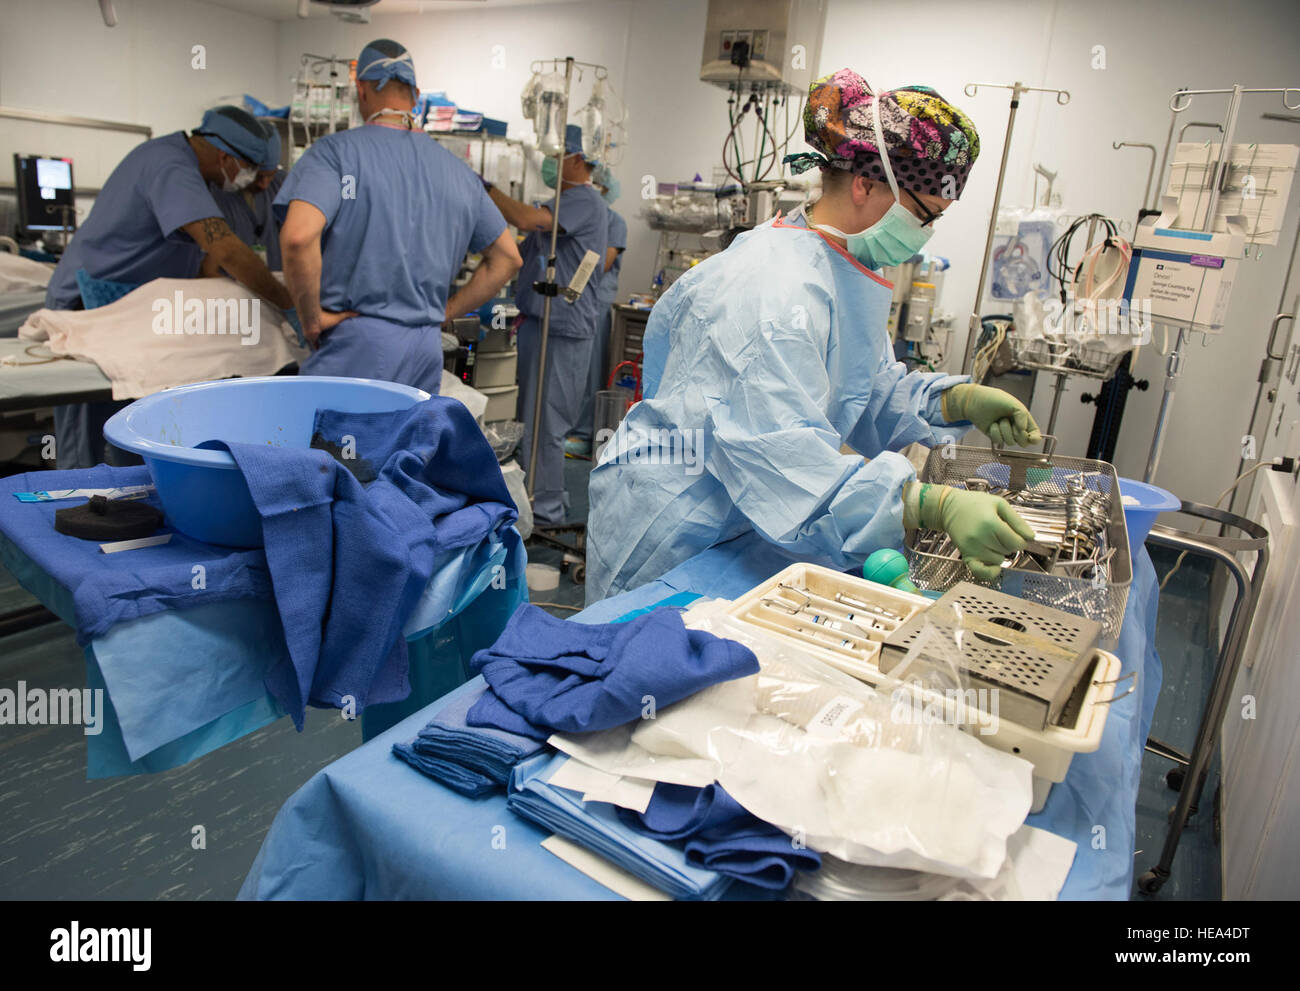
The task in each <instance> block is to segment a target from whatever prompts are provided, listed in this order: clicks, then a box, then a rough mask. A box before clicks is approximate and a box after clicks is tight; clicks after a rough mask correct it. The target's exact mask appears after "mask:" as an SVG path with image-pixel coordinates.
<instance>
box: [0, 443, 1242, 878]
mask: <svg viewBox="0 0 1300 991" xmlns="http://www.w3.org/2000/svg"><path fill="white" fill-rule="evenodd" d="M590 467H591V466H590V462H588V461H585V460H579V459H573V458H570V459H568V460H567V462H566V477H567V481H568V484H569V490H570V494H571V498H572V505H571V506H570V514H569V515H570V519H574V520H581V519H585V518H586V512H587V485H586V481H587V474H588V472H589V471H590ZM1156 553H1157V554H1160V553H1161V552H1159V551H1158V550H1157V552H1156ZM530 555H531V558H532V559H533V560H536V561H543V562H546V563H552V564H558V562H559V559H560V556H561V555H560V553H559V552H558V551H553V550H549V549H545V548H530ZM1171 563H1172V560H1171V559H1170V558H1168V557H1163V556H1157V557H1156V568H1157V571H1158V573H1159V574H1160V575H1161V576H1163V575H1164V573H1165V572H1166V571H1167V570H1168V568H1169V566H1170V564H1171ZM1207 592H1208V575H1207V574H1206V572H1205V571H1204V570H1202V569H1201V568H1200V567H1198V566H1197V565H1196V564H1195V563H1194V562H1192V563H1189V564H1186V565H1184V567H1183V569H1182V570H1181V571H1180V572H1179V574H1178V575H1177V576H1175V578H1174V580H1173V582H1171V583H1170V586H1169V588H1167V589H1166V590H1165V592H1164V594H1163V596H1162V599H1161V607H1160V624H1159V631H1158V638H1157V639H1158V648H1159V650H1160V655H1161V658H1162V660H1163V662H1164V669H1165V684H1164V689H1163V691H1162V693H1161V697H1160V702H1159V705H1158V706H1157V708H1156V715H1155V727H1154V730H1153V733H1154V735H1155V736H1157V737H1159V738H1161V739H1163V740H1165V741H1166V742H1168V743H1171V744H1173V745H1175V746H1178V747H1180V748H1184V749H1186V748H1188V747H1190V745H1191V740H1192V735H1193V733H1194V732H1195V725H1196V721H1197V719H1198V718H1199V712H1200V707H1201V705H1202V704H1203V700H1204V697H1205V692H1206V689H1207V687H1208V680H1209V677H1210V675H1211V673H1212V665H1213V660H1212V655H1211V653H1210V651H1209V650H1208V649H1207V648H1206V647H1205V646H1204V645H1205V644H1206V642H1207V639H1208V632H1209V631H1208V630H1207V629H1206V627H1205V624H1206V616H1207V614H1208V610H1207V608H1206V594H1207ZM533 598H534V600H535V601H544V602H548V603H556V604H559V605H563V606H576V607H581V606H582V604H583V588H582V586H581V585H578V584H575V583H574V582H573V580H572V571H570V572H569V573H566V574H562V575H561V577H560V585H559V587H558V588H557V589H555V590H554V591H552V592H546V593H538V594H534V595H533ZM30 601H32V600H31V599H30V597H29V596H27V595H26V593H25V592H23V590H22V589H20V588H17V587H16V586H15V585H14V583H13V581H12V579H10V578H9V576H8V575H7V574H5V573H3V571H0V611H7V610H10V609H13V608H16V607H18V606H20V605H22V604H25V603H27V602H30ZM552 611H554V612H555V613H556V614H557V615H562V616H564V615H571V614H572V612H571V611H568V610H563V609H558V610H552ZM19 679H22V680H24V681H26V682H27V683H28V684H29V685H32V686H37V685H39V686H42V687H55V686H77V687H80V686H82V685H84V683H85V670H84V664H83V660H82V655H81V651H80V650H79V649H78V648H77V646H76V644H75V642H74V640H73V636H72V632H71V631H70V630H69V629H68V628H67V627H65V626H63V625H62V624H51V625H49V626H45V627H40V628H37V629H33V630H28V631H25V632H23V633H18V634H14V635H12V636H9V637H6V638H4V639H2V640H0V685H8V686H12V685H13V684H14V683H15V682H17V681H18V680H19ZM359 743H360V728H359V726H357V725H356V724H349V723H346V722H344V721H342V720H340V719H338V718H337V717H334V716H333V715H332V714H330V713H327V712H323V711H320V710H309V711H308V718H307V724H306V729H305V730H304V732H303V733H302V734H298V733H295V732H294V730H293V726H292V724H290V723H289V721H288V720H281V721H280V722H278V723H276V724H275V725H273V726H270V727H267V728H266V729H263V730H260V731H258V732H257V733H254V734H252V735H250V736H248V737H245V738H244V739H242V740H239V741H236V742H235V743H232V744H230V745H228V746H226V747H223V748H222V749H221V750H218V751H216V752H215V753H212V754H209V755H208V756H206V757H203V758H201V759H200V760H197V761H194V762H192V763H190V764H188V765H186V766H185V767H181V768H177V769H175V770H173V771H169V772H166V773H163V774H155V775H144V776H139V777H133V778H114V779H109V780H107V781H99V782H88V781H86V778H85V744H84V738H82V737H81V731H80V729H79V728H78V727H66V726H55V727H12V726H6V727H0V899H16V898H55V899H57V898H107V899H159V898H165V899H195V898H209V899H224V898H232V897H234V895H235V893H236V892H237V891H238V890H239V886H240V884H241V882H242V881H243V878H244V875H245V873H246V872H247V870H248V867H249V865H250V864H251V863H252V860H253V857H254V856H255V855H256V853H257V849H258V847H259V846H260V844H261V842H262V838H263V837H264V836H265V835H266V831H267V830H268V829H269V828H270V825H271V820H272V819H273V818H274V816H275V813H276V811H277V810H278V809H279V808H280V806H281V804H283V802H284V801H285V799H286V798H288V797H289V795H290V794H292V793H293V791H295V790H296V789H297V788H298V787H299V786H300V785H302V784H303V783H304V782H305V781H306V780H307V779H308V778H309V777H311V775H312V774H314V773H315V772H316V771H317V770H319V769H320V768H321V767H323V766H325V765H326V764H328V763H330V762H331V761H333V760H336V759H337V758H338V757H341V756H342V755H343V754H345V753H347V752H348V751H350V750H352V749H353V748H355V747H356V746H357V745H358V744H359ZM1170 766H1171V765H1170V764H1169V762H1167V761H1164V760H1161V759H1158V758H1156V757H1154V756H1152V755H1147V757H1146V760H1145V761H1144V764H1143V769H1142V789H1141V792H1140V794H1139V799H1138V830H1137V832H1138V846H1139V849H1140V851H1141V852H1140V853H1138V854H1137V857H1136V861H1135V873H1138V874H1140V873H1141V872H1142V871H1143V870H1146V869H1147V868H1148V867H1150V866H1151V865H1152V864H1154V863H1155V861H1156V859H1157V858H1158V856H1159V850H1160V844H1161V843H1162V842H1163V838H1164V830H1165V824H1166V819H1165V817H1166V815H1167V813H1168V810H1169V809H1170V808H1171V807H1172V806H1173V802H1174V799H1175V793H1174V792H1172V791H1170V790H1168V788H1166V786H1165V784H1164V780H1163V778H1164V774H1165V772H1166V771H1167V770H1168V768H1169V767H1170ZM1217 780H1218V778H1217V766H1216V769H1215V770H1214V771H1213V772H1212V774H1211V777H1210V780H1209V783H1208V784H1207V786H1206V792H1205V795H1206V798H1205V801H1203V803H1202V809H1203V811H1202V813H1201V815H1199V816H1198V817H1196V819H1194V820H1193V824H1192V826H1191V828H1189V829H1188V831H1187V832H1185V833H1184V835H1183V841H1182V844H1181V846H1180V848H1179V851H1178V857H1177V859H1176V860H1175V862H1174V870H1173V876H1172V877H1171V878H1170V880H1169V882H1168V883H1167V884H1166V885H1165V887H1164V889H1163V890H1162V891H1161V892H1160V894H1159V895H1158V896H1156V897H1158V898H1159V899H1160V900H1164V901H1170V900H1183V899H1216V898H1218V897H1219V893H1220V880H1221V879H1220V874H1219V855H1218V847H1217V846H1216V845H1215V843H1214V841H1213V837H1212V835H1211V828H1210V827H1211V817H1210V799H1211V798H1212V796H1213V793H1214V788H1215V785H1216V783H1217ZM196 825H202V826H204V827H205V829H206V833H207V848H206V849H204V850H195V849H193V848H192V845H191V838H192V835H193V833H192V831H193V827H194V826H196ZM1137 897H1144V896H1137Z"/></svg>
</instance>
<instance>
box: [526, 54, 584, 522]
mask: <svg viewBox="0 0 1300 991" xmlns="http://www.w3.org/2000/svg"><path fill="white" fill-rule="evenodd" d="M572 81H573V58H572V56H570V57H569V58H566V59H565V60H564V102H563V103H561V104H560V127H561V128H562V130H561V131H560V150H559V151H558V152H556V157H557V158H558V161H557V162H556V164H557V165H558V166H559V168H558V169H557V171H556V176H557V178H556V181H555V206H554V209H553V210H552V211H551V250H550V251H549V252H548V253H547V255H546V278H545V280H544V281H542V282H535V283H533V289H534V291H536V292H539V293H541V294H542V296H543V297H545V299H544V301H543V303H542V336H541V340H540V341H539V342H538V347H539V348H540V350H539V351H538V353H537V385H536V386H535V387H534V389H533V432H532V440H531V442H530V444H529V448H528V499H529V501H531V500H532V498H533V491H534V489H536V487H537V438H538V436H539V434H540V433H541V428H542V400H543V399H544V398H545V392H546V342H547V340H548V339H549V338H550V335H551V301H552V300H554V299H555V294H556V293H557V292H558V291H559V287H558V286H556V284H555V246H556V244H557V243H558V242H559V239H560V194H561V193H562V192H563V191H564V140H565V132H564V130H563V129H564V128H566V127H567V125H568V121H569V86H570V84H571V83H572Z"/></svg>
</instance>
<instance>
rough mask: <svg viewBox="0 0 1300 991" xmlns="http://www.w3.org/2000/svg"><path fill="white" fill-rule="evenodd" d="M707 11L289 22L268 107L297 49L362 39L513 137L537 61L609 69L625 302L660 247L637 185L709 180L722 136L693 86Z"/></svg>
mask: <svg viewBox="0 0 1300 991" xmlns="http://www.w3.org/2000/svg"><path fill="white" fill-rule="evenodd" d="M706 8H707V3H706V2H705V0H602V2H585V3H562V4H545V5H540V6H529V7H505V8H495V9H494V8H490V7H489V8H484V9H482V10H473V11H452V12H437V11H433V12H426V13H424V14H409V15H388V16H385V15H383V14H376V15H375V16H373V17H372V19H371V23H370V24H368V25H352V24H345V23H343V22H341V21H339V20H337V19H336V18H328V19H326V18H311V19H309V20H306V21H300V20H294V21H286V22H282V23H281V24H280V25H279V31H278V47H277V51H278V76H277V80H276V88H275V89H274V91H273V93H274V100H275V101H276V102H277V103H279V104H283V103H285V102H288V100H289V97H290V96H291V95H292V92H293V86H292V79H293V77H294V75H295V74H296V73H297V71H298V66H299V58H300V56H301V55H302V54H303V53H304V52H311V53H313V54H317V55H340V56H346V57H349V58H355V57H356V55H357V54H359V53H360V51H361V48H362V46H364V45H365V44H366V42H368V41H371V40H373V39H375V38H383V37H388V38H392V39H394V40H396V41H399V42H401V43H402V44H404V45H405V46H406V47H407V48H408V49H410V51H411V55H412V58H413V59H414V61H415V69H416V75H417V78H418V80H419V84H420V88H421V90H426V91H428V90H445V91H446V92H447V95H448V96H449V97H450V98H451V99H452V100H455V101H456V102H457V103H458V104H461V105H464V106H467V107H469V108H471V109H473V110H477V111H481V112H482V113H485V114H487V115H488V116H489V117H495V118H497V119H500V120H505V121H508V122H509V125H510V134H511V135H512V136H515V135H518V134H520V133H522V132H523V131H524V130H525V128H524V123H525V122H524V119H523V116H522V113H521V111H520V106H519V94H520V92H521V91H522V90H523V88H524V84H525V83H526V82H527V81H528V78H529V76H530V75H531V70H530V63H531V62H532V60H533V59H541V58H563V57H565V56H570V55H571V56H573V57H574V58H575V59H577V60H579V61H583V62H593V63H597V64H601V65H605V66H607V67H608V68H609V70H610V81H611V83H612V85H613V87H614V89H615V90H616V91H617V92H618V94H619V95H620V96H621V97H622V98H623V100H624V101H625V103H626V104H627V106H628V112H629V121H628V131H629V136H628V144H627V151H626V154H625V155H624V158H623V161H622V162H621V163H620V164H619V165H618V166H616V167H615V169H614V172H615V174H616V175H617V176H618V179H619V182H620V183H621V184H622V187H623V196H622V198H621V199H620V200H619V202H618V203H616V204H615V209H617V210H618V211H619V212H620V213H622V214H623V216H624V218H625V219H626V220H627V222H628V228H629V231H628V249H627V252H626V254H625V256H624V260H623V268H622V272H623V276H622V281H621V286H620V290H621V292H622V293H623V294H626V293H628V292H633V291H637V290H642V289H646V288H648V287H649V283H650V278H651V274H652V273H651V268H652V267H653V265H654V256H655V248H656V245H657V244H658V235H657V234H655V233H653V232H652V231H650V229H649V228H648V227H646V225H645V223H644V222H643V221H641V220H640V219H639V217H638V216H637V214H638V213H639V211H640V209H641V201H640V198H639V197H640V190H641V186H642V177H643V176H645V175H653V176H654V177H655V178H656V179H659V180H664V181H675V180H677V179H690V178H692V177H693V176H694V175H695V174H696V173H697V172H698V173H700V174H702V175H704V176H705V177H708V176H709V174H710V170H711V168H712V166H713V164H714V162H715V159H716V158H717V157H718V149H719V148H720V147H721V144H722V137H723V135H724V134H725V132H726V127H727V125H726V119H727V113H726V97H725V94H724V93H723V91H722V90H720V89H717V88H715V87H713V86H709V85H708V84H706V83H701V82H700V81H699V69H700V53H701V51H702V49H703V46H704V20H705V10H706ZM498 46H500V48H499V49H498ZM497 54H500V55H501V56H503V59H494V56H496V55H497ZM590 85H591V78H590V76H588V77H587V78H586V79H585V80H583V81H581V82H579V83H577V84H576V91H575V92H576V96H575V98H574V100H573V101H572V105H573V106H574V107H575V108H576V107H577V106H580V105H581V104H583V103H585V102H586V100H587V97H588V95H589V94H590Z"/></svg>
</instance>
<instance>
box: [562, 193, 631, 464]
mask: <svg viewBox="0 0 1300 991" xmlns="http://www.w3.org/2000/svg"><path fill="white" fill-rule="evenodd" d="M609 248H617V249H618V254H617V255H615V256H614V264H613V266H612V267H611V268H610V270H609V271H608V272H606V273H605V275H604V277H603V278H602V279H601V280H600V292H599V293H598V294H597V296H596V301H597V302H598V303H599V304H600V309H599V310H598V311H597V313H596V336H595V337H594V338H593V339H592V344H591V360H590V363H589V364H588V366H587V395H586V397H585V398H584V399H583V402H582V411H581V412H580V413H579V414H578V418H577V420H575V421H574V423H573V430H572V433H573V434H574V435H575V436H577V437H582V438H585V439H587V440H590V439H591V429H592V423H593V420H594V419H595V416H596V393H597V392H599V391H600V390H601V389H603V388H605V386H606V385H608V382H607V381H606V380H605V365H606V363H607V362H608V361H609V331H610V325H611V324H612V323H613V322H614V311H613V310H612V309H611V307H612V306H613V305H614V304H615V303H616V302H618V273H619V271H620V270H621V269H622V268H623V251H624V249H626V248H627V221H626V220H624V219H623V218H622V216H620V215H619V214H618V213H616V212H615V211H614V210H612V209H611V210H610V211H609V240H608V243H607V244H606V251H608V249H609ZM601 264H602V265H603V264H604V262H603V261H602V262H601Z"/></svg>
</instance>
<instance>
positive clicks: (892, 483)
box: [586, 69, 1041, 603]
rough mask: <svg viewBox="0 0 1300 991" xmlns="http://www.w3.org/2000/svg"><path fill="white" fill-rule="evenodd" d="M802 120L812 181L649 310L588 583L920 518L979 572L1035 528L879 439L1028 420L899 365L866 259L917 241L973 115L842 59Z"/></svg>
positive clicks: (615, 441) (841, 552)
mask: <svg viewBox="0 0 1300 991" xmlns="http://www.w3.org/2000/svg"><path fill="white" fill-rule="evenodd" d="M804 123H805V138H806V140H807V142H808V144H810V145H811V146H812V147H813V148H815V149H816V151H815V152H814V153H812V154H804V155H798V156H792V158H793V160H794V161H793V165H794V169H795V171H796V172H798V171H802V170H803V169H804V168H807V167H811V166H813V165H817V166H820V167H821V170H822V196H821V198H820V199H818V200H817V201H816V202H815V203H814V204H813V205H812V206H811V207H810V208H808V210H807V211H806V213H805V214H804V215H796V216H793V217H790V218H783V217H780V216H778V217H776V218H774V219H773V220H770V221H768V222H767V223H765V224H762V225H760V226H759V227H757V228H755V229H754V230H752V231H749V232H747V233H744V234H741V235H740V236H739V237H738V238H737V239H736V240H735V241H734V242H733V243H732V244H731V245H730V247H728V248H727V249H726V250H725V251H723V252H722V253H721V254H718V255H714V256H713V257H711V258H709V259H707V260H705V261H704V262H702V263H701V264H699V265H697V266H695V267H694V268H692V269H690V270H689V271H688V272H686V274H684V275H683V276H682V277H681V278H680V279H678V280H677V281H676V282H675V283H674V284H673V286H672V287H671V288H670V289H669V290H668V292H666V293H665V294H664V295H663V297H662V298H660V300H659V301H658V302H657V303H656V305H655V307H654V309H653V310H652V311H651V314H650V318H649V321H648V323H647V327H646V332H645V337H644V347H645V367H644V375H643V381H644V394H645V399H644V401H642V402H640V403H638V404H636V405H635V406H633V407H632V409H631V410H629V411H628V414H627V416H626V417H625V418H624V420H623V422H622V423H621V424H620V426H619V429H618V431H617V432H616V433H615V435H614V437H613V438H612V439H611V440H610V442H609V444H608V445H607V446H606V447H605V449H604V451H603V452H602V454H601V458H600V462H599V464H598V465H597V466H596V468H595V469H594V470H593V471H592V474H591V485H590V496H591V513H590V517H589V520H588V525H587V580H586V590H587V601H588V603H591V602H594V601H597V600H599V599H601V598H604V597H605V596H608V595H613V594H616V593H618V592H622V591H625V590H627V589H630V588H634V587H636V586H638V585H641V584H644V583H645V582H648V581H652V580H654V579H656V578H659V577H660V576H661V575H663V574H664V573H665V572H667V571H669V570H670V569H672V568H673V567H675V566H677V565H679V564H681V563H683V562H685V561H686V560H688V559H689V558H691V557H693V556H695V555H696V554H698V553H699V552H701V551H703V550H705V549H707V548H709V547H712V546H715V545H718V544H722V543H726V542H730V541H747V542H748V544H747V545H745V546H753V548H754V552H755V553H758V552H760V551H761V552H766V551H767V550H769V549H772V548H775V549H776V550H777V551H778V552H779V555H783V556H784V557H786V558H788V559H790V560H805V561H811V562H814V563H817V564H821V565H825V566H828V567H834V568H837V569H840V570H847V569H850V568H854V569H857V568H861V566H862V564H863V562H864V561H865V560H866V558H867V557H868V556H869V555H870V554H871V553H872V552H874V551H875V550H878V549H880V548H882V547H895V548H897V547H900V546H901V544H902V540H903V531H904V527H905V526H907V527H915V526H925V527H927V528H933V529H942V530H944V531H946V532H947V533H948V534H949V535H950V536H951V537H952V538H953V541H954V543H955V544H956V545H957V547H958V548H959V549H960V551H961V553H962V557H963V561H964V562H965V563H966V565H967V566H968V567H969V568H970V569H971V571H972V573H974V574H975V575H976V576H977V577H980V578H986V579H987V578H995V577H996V576H997V575H998V573H999V571H998V568H999V565H1000V564H1001V563H1002V561H1003V559H1004V557H1005V556H1007V555H1008V554H1010V553H1014V552H1015V551H1016V550H1019V549H1023V547H1024V546H1025V541H1026V540H1029V539H1032V537H1033V530H1032V529H1030V528H1029V527H1028V526H1027V525H1026V524H1025V522H1024V521H1023V520H1022V519H1020V517H1019V516H1018V515H1017V514H1016V513H1015V512H1014V511H1013V510H1012V509H1011V507H1010V506H1009V505H1008V504H1007V503H1006V502H1005V501H1004V500H1002V499H999V498H997V497H995V496H993V495H990V494H988V493H985V492H975V491H966V490H965V489H957V488H952V487H948V486H943V485H923V484H918V483H917V481H916V472H915V470H914V469H913V467H912V465H911V463H910V462H909V461H908V459H907V458H906V457H904V456H903V455H902V454H901V453H897V452H899V451H901V449H902V448H904V447H905V446H907V445H908V444H910V443H913V442H919V443H923V444H928V445H935V444H939V443H943V442H945V435H949V436H953V438H954V439H955V432H954V431H951V430H944V429H943V428H945V427H947V426H956V425H968V424H972V423H973V424H974V425H976V426H978V427H979V428H980V429H981V430H983V431H984V432H985V433H986V434H989V435H990V437H992V438H993V439H994V440H997V441H1001V442H1003V443H1016V444H1019V445H1022V446H1023V445H1026V444H1029V443H1033V442H1034V441H1035V440H1038V439H1041V436H1040V435H1039V433H1038V428H1037V425H1036V424H1035V423H1034V422H1033V418H1032V417H1031V416H1030V415H1029V411H1028V410H1027V409H1025V407H1024V406H1023V404H1021V403H1020V402H1019V401H1018V400H1016V399H1015V398H1014V397H1012V396H1010V395H1008V394H1007V393H1005V392H1003V391H1002V390H999V389H990V388H986V387H984V386H979V385H972V384H970V383H969V382H968V381H967V379H966V378H964V377H957V376H951V375H941V374H922V373H916V372H913V373H907V372H906V370H905V369H904V367H903V365H902V364H901V363H900V362H897V361H895V360H894V355H893V347H892V344H891V342H890V339H889V334H888V331H887V328H886V323H887V320H888V317H889V305H890V301H891V298H892V295H893V286H892V284H891V283H889V282H887V281H886V280H885V279H883V278H882V277H881V276H880V275H879V274H878V273H877V271H876V270H877V269H879V268H882V267H884V266H887V265H896V264H899V263H901V262H904V261H907V260H908V259H909V258H911V257H912V256H913V255H915V254H916V253H917V252H918V251H920V249H921V247H922V245H923V244H924V243H925V242H926V240H927V239H928V237H929V234H930V232H931V230H932V225H933V223H934V221H935V220H937V219H938V217H939V215H940V214H942V213H943V212H944V211H945V209H946V208H947V207H948V206H949V205H950V204H951V203H952V202H953V201H954V200H955V199H956V198H957V197H959V196H960V195H961V191H962V189H963V187H964V186H965V184H966V179H967V177H968V175H969V172H970V168H971V166H972V164H973V163H974V161H975V157H976V156H977V155H978V153H979V137H978V135H977V134H976V132H975V128H974V125H973V124H972V123H971V122H970V120H969V118H967V117H966V115H965V114H963V113H962V112H961V111H960V110H958V109H957V108H956V107H954V106H952V105H951V104H949V103H947V101H945V100H943V99H942V98H941V97H940V96H939V95H938V94H937V93H935V92H934V91H933V90H931V89H929V88H927V87H919V86H918V87H907V88H906V89H901V90H895V91H891V92H886V93H879V94H877V93H875V92H874V91H872V90H871V88H870V87H869V86H867V84H866V83H865V82H864V81H863V80H862V78H861V77H860V76H858V75H856V74H855V73H853V72H850V71H849V70H847V69H846V70H841V71H840V72H837V73H834V74H832V75H830V76H827V77H825V78H823V79H819V80H817V81H816V82H814V83H813V85H812V87H811V90H810V94H809V98H808V107H807V112H806V114H805V117H804ZM882 151H883V154H882ZM845 447H847V448H849V449H851V450H852V451H855V452H857V453H856V454H849V453H843V449H844V448H845Z"/></svg>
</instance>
